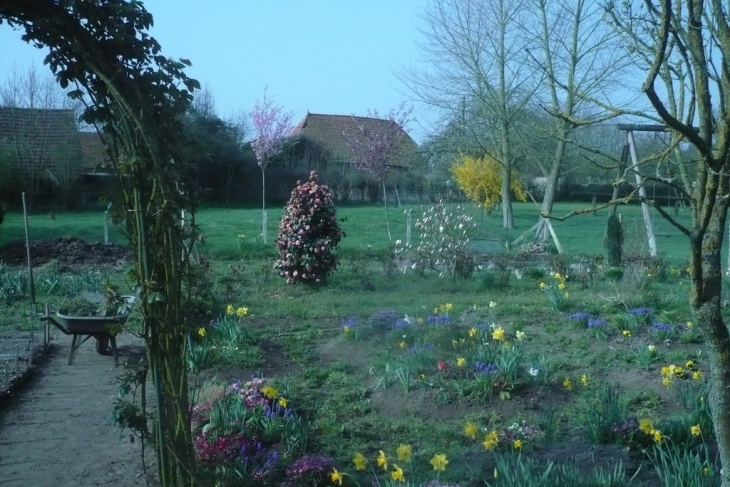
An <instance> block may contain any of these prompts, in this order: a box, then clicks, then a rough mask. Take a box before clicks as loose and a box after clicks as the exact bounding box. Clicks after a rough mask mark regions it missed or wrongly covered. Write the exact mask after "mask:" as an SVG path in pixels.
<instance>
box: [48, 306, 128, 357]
mask: <svg viewBox="0 0 730 487" xmlns="http://www.w3.org/2000/svg"><path fill="white" fill-rule="evenodd" d="M74 297H82V298H84V299H86V300H87V301H92V302H99V303H100V302H102V301H103V300H104V295H103V294H99V293H87V292H84V293H79V294H72V295H68V296H66V299H72V298H74ZM121 298H122V299H124V300H125V301H126V302H127V303H128V304H131V303H133V302H134V296H121ZM127 318H129V311H127V312H125V313H122V314H117V315H115V316H69V315H65V314H62V313H61V312H60V311H57V312H56V315H55V316H51V315H50V314H48V311H47V310H46V312H45V313H44V314H43V316H42V317H41V320H42V321H48V322H49V323H51V324H52V325H53V326H55V327H56V328H58V329H59V330H60V331H61V333H63V334H64V335H69V336H73V339H72V340H71V352H70V353H69V356H68V364H69V365H71V364H73V360H74V357H75V356H76V352H77V351H78V349H79V347H81V345H83V344H84V343H85V342H86V341H87V340H88V339H89V338H95V339H96V352H97V353H99V354H101V355H104V354H106V353H107V351H108V349H109V345H110V344H111V349H112V355H113V356H114V364H115V365H119V358H118V355H117V341H116V338H115V337H116V334H117V332H118V330H119V327H120V326H121V325H123V324H124V323H126V321H127Z"/></svg>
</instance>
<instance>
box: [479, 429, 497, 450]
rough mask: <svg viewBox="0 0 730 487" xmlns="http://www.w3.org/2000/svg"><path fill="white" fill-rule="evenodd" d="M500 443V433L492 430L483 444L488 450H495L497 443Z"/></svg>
mask: <svg viewBox="0 0 730 487" xmlns="http://www.w3.org/2000/svg"><path fill="white" fill-rule="evenodd" d="M498 444H499V434H498V433H497V432H496V431H494V430H493V431H492V432H491V433H489V434H488V435H487V436H486V438H484V442H483V443H482V445H484V448H486V450H487V451H492V450H494V449H495V448H496V447H497V445H498Z"/></svg>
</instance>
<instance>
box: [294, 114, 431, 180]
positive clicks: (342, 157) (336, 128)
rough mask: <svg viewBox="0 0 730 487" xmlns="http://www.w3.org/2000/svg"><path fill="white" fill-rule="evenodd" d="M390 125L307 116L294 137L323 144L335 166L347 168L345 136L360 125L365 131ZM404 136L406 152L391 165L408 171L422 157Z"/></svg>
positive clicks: (360, 119)
mask: <svg viewBox="0 0 730 487" xmlns="http://www.w3.org/2000/svg"><path fill="white" fill-rule="evenodd" d="M353 119H354V120H353ZM388 123H390V122H389V121H387V120H383V119H378V118H368V117H352V116H350V115H323V114H318V113H309V112H307V114H306V115H305V116H304V118H303V119H302V120H301V121H300V122H299V124H297V126H296V127H295V128H294V131H293V134H294V135H301V136H305V137H307V138H309V139H311V140H313V141H316V142H318V143H320V144H321V145H322V146H324V147H325V148H326V149H327V150H328V151H329V153H330V154H331V156H332V159H333V162H335V163H339V164H343V165H347V164H349V163H350V148H349V146H348V145H347V138H346V137H345V135H344V134H345V133H346V132H352V131H354V130H355V127H356V126H357V124H364V125H365V127H366V128H373V127H377V126H378V125H382V124H388ZM401 130H402V129H401ZM402 132H403V148H402V150H401V151H400V153H399V154H398V155H397V156H396V158H395V160H394V161H391V163H390V164H389V165H390V166H391V167H394V168H398V169H401V170H407V169H408V168H411V167H414V166H416V165H418V164H419V161H420V156H419V153H418V144H416V142H415V141H414V140H413V139H412V138H411V136H410V135H408V133H407V132H406V131H405V130H402Z"/></svg>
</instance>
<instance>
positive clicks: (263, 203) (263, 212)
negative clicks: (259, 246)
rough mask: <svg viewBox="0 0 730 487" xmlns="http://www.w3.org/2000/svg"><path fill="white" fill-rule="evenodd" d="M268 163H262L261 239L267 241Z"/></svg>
mask: <svg viewBox="0 0 730 487" xmlns="http://www.w3.org/2000/svg"><path fill="white" fill-rule="evenodd" d="M266 223H267V222H266V164H262V165H261V240H262V241H263V242H264V244H265V243H266V226H267V225H266Z"/></svg>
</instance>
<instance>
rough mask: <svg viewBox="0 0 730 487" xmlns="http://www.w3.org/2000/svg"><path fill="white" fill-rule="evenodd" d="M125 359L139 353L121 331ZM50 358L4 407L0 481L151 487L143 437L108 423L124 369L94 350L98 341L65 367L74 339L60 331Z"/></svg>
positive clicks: (8, 485) (5, 485)
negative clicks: (136, 437) (147, 481)
mask: <svg viewBox="0 0 730 487" xmlns="http://www.w3.org/2000/svg"><path fill="white" fill-rule="evenodd" d="M118 338H119V339H118V340H117V341H118V345H119V350H120V357H119V359H120V364H121V363H123V361H124V360H125V359H127V358H128V357H129V356H130V355H133V354H138V353H141V352H142V350H143V349H142V347H141V346H140V345H139V344H138V343H136V342H135V339H134V337H132V336H131V335H129V334H122V335H120V336H119V337H118ZM55 344H56V346H55V348H54V350H53V352H52V356H51V357H50V359H49V360H48V361H47V362H46V363H45V365H43V366H41V367H40V370H39V371H38V372H37V375H36V376H35V377H34V378H33V379H32V381H31V382H30V383H29V384H28V385H27V387H26V388H25V389H23V390H22V391H20V392H19V393H18V394H17V395H16V397H15V398H14V399H13V402H12V404H10V405H9V406H8V407H7V408H5V410H4V411H0V487H30V486H33V487H43V486H53V487H71V486H84V487H86V486H95V485H110V486H111V485H114V486H118V487H132V486H139V485H146V484H145V482H144V479H143V476H142V462H141V457H140V451H141V450H140V447H139V443H138V442H135V443H131V442H130V441H129V436H128V435H126V434H125V435H124V436H123V437H121V438H120V434H119V430H118V428H117V427H116V426H115V425H113V424H112V422H111V412H112V408H113V406H114V399H115V396H116V390H117V386H116V384H115V379H116V377H117V376H118V375H119V374H120V373H121V372H122V371H123V368H122V367H121V366H120V367H115V366H114V360H113V358H112V357H111V356H104V355H99V354H97V353H96V351H95V348H94V345H95V341H94V340H93V339H92V340H89V341H88V342H86V343H85V344H83V345H82V347H81V348H80V349H79V351H78V353H77V355H76V358H75V360H74V363H73V365H68V363H67V361H68V353H69V350H70V347H71V337H67V336H63V335H61V334H60V333H57V334H56V335H55Z"/></svg>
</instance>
